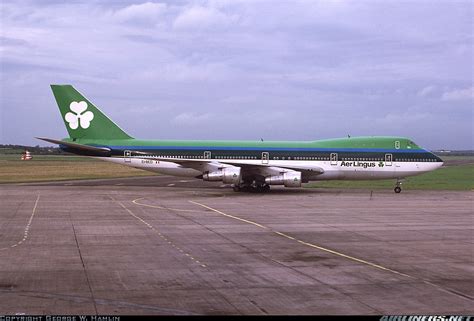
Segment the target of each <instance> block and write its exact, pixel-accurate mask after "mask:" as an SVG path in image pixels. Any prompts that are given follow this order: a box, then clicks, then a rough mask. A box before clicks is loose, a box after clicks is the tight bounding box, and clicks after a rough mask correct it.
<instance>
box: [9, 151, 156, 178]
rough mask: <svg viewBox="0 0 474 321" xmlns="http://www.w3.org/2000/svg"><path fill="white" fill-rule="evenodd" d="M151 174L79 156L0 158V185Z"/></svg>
mask: <svg viewBox="0 0 474 321" xmlns="http://www.w3.org/2000/svg"><path fill="white" fill-rule="evenodd" d="M150 175H153V173H151V172H145V171H142V170H139V169H135V168H131V167H126V166H122V165H117V164H113V163H109V162H105V161H101V160H97V159H94V158H89V157H80V156H41V155H38V156H33V159H32V160H30V161H21V160H20V155H0V183H26V182H42V181H58V180H74V179H93V178H115V177H131V176H150Z"/></svg>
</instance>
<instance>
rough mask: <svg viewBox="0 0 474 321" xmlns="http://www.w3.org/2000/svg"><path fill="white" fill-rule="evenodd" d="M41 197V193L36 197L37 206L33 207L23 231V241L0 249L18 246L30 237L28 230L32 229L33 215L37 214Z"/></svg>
mask: <svg viewBox="0 0 474 321" xmlns="http://www.w3.org/2000/svg"><path fill="white" fill-rule="evenodd" d="M39 199H40V194H38V197H37V198H36V202H35V206H34V207H33V211H32V212H31V216H30V219H29V220H28V223H27V224H26V227H25V231H24V232H23V239H21V241H19V242H17V243H15V244H13V245H11V246H9V247H4V248H0V251H1V250H7V249H10V248H14V247H17V246H19V245H21V244H23V242H25V241H26V239H27V238H28V232H29V231H30V227H31V223H32V222H33V217H34V216H35V213H36V208H37V207H38V202H39Z"/></svg>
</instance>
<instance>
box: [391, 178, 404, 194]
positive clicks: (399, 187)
mask: <svg viewBox="0 0 474 321" xmlns="http://www.w3.org/2000/svg"><path fill="white" fill-rule="evenodd" d="M393 190H394V191H395V193H397V194H398V193H400V192H401V191H402V180H401V179H397V183H396V185H395V188H394V189H393Z"/></svg>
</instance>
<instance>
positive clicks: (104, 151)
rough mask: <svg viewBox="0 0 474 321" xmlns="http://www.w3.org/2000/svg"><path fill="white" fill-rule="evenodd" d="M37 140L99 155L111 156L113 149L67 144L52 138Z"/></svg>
mask: <svg viewBox="0 0 474 321" xmlns="http://www.w3.org/2000/svg"><path fill="white" fill-rule="evenodd" d="M36 138H37V139H41V140H44V141H46V142H49V143H53V144H58V145H63V146H66V147H69V148H72V149H75V150H80V151H84V152H92V153H99V154H110V152H111V149H110V148H108V147H98V146H90V145H82V144H76V143H71V142H65V141H62V140H57V139H52V138H45V137H36Z"/></svg>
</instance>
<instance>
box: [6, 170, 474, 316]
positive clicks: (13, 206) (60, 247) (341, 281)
mask: <svg viewBox="0 0 474 321" xmlns="http://www.w3.org/2000/svg"><path fill="white" fill-rule="evenodd" d="M473 195H474V194H473V192H448V191H403V192H402V193H401V194H395V193H393V191H391V190H386V191H385V190H382V191H380V190H377V191H374V192H373V193H371V192H370V191H367V190H335V189H294V190H293V189H283V188H277V189H273V190H272V191H271V192H270V193H267V194H247V193H234V192H233V191H232V189H231V188H228V187H223V186H221V185H220V184H211V183H205V182H201V181H198V180H186V179H177V178H173V177H166V176H155V177H149V178H129V179H114V180H90V181H70V182H54V183H39V184H17V185H0V204H1V206H0V315H2V314H22V313H25V314H146V315H150V314H152V315H156V314H166V315H169V314H173V315H174V314H437V315H449V314H473V313H474V308H473V307H474V304H473V299H474V290H473V289H474V264H473V263H474V255H473V254H474V253H473V252H474V251H473V249H474V240H473V235H474V233H473V218H474V214H473Z"/></svg>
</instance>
